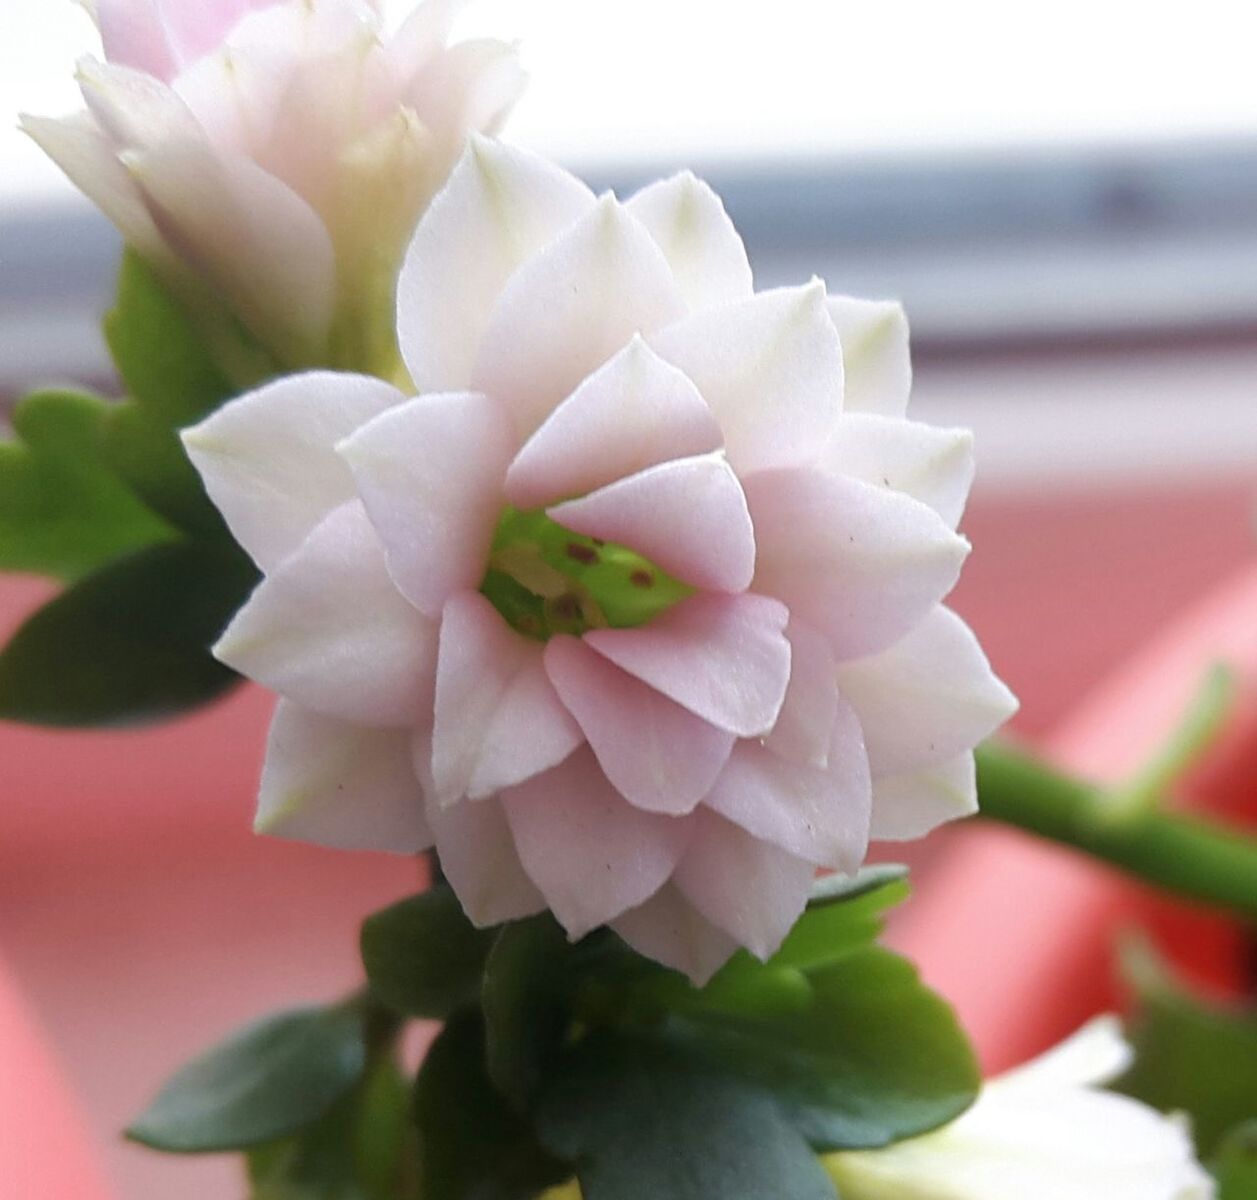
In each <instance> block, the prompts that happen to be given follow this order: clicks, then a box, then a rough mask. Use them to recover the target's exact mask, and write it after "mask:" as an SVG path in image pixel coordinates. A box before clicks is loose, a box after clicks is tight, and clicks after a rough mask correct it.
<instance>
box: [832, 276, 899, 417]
mask: <svg viewBox="0 0 1257 1200" xmlns="http://www.w3.org/2000/svg"><path fill="white" fill-rule="evenodd" d="M828 309H829V316H830V320H832V321H833V323H834V326H835V328H836V329H837V330H838V336H839V338H840V339H841V340H842V358H843V363H844V364H845V366H846V373H847V375H846V389H845V393H844V397H843V408H844V409H845V410H846V411H847V412H868V413H883V414H885V415H886V416H889V417H901V416H903V414H904V410H905V409H906V408H907V407H908V393H909V392H911V390H912V359H911V357H910V356H909V354H908V318H907V317H906V316H905V315H904V311H903V307H902V306H901V305H899V304H896V303H894V302H893V301H890V300H857V299H855V298H854V297H852V296H830V297H829V301H828Z"/></svg>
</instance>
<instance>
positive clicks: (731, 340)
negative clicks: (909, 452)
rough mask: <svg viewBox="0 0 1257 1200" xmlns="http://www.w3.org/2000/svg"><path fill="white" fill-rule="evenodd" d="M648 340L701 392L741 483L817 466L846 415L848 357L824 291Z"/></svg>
mask: <svg viewBox="0 0 1257 1200" xmlns="http://www.w3.org/2000/svg"><path fill="white" fill-rule="evenodd" d="M649 341H650V344H651V345H652V346H654V348H655V349H656V350H657V351H658V352H659V353H660V354H661V355H662V356H663V357H664V358H666V359H667V360H668V361H669V362H671V363H674V364H675V365H676V366H678V367H680V368H681V370H682V371H684V372H685V373H686V375H688V376H689V377H690V379H692V380H693V381H694V383H696V384H697V385H698V390H699V391H700V392H701V393H702V394H703V398H704V399H705V400H706V401H707V403H708V404H709V405H711V408H712V411H713V412H714V413H715V414H716V419H717V420H718V421H719V422H720V428H721V429H722V430H723V431H724V436H725V446H726V451H727V453H728V455H729V461H730V462H731V463H732V464H733V466H734V469H735V470H736V471H737V472H738V474H739V475H740V476H742V477H744V478H745V476H746V475H747V474H749V473H750V472H752V471H759V470H763V469H764V468H766V467H780V466H788V465H792V464H794V463H801V462H810V461H812V460H814V459H815V458H816V456H817V454H818V453H819V451H820V449H821V447H822V446H824V445H825V442H826V439H827V438H828V436H829V432H830V430H831V429H832V427H833V423H834V421H835V419H836V418H837V416H838V413H839V411H840V410H841V408H842V351H841V348H840V347H839V344H838V335H837V333H835V331H834V327H833V324H832V323H831V322H830V320H829V318H828V317H827V316H826V314H825V288H824V285H822V284H821V283H819V282H816V283H811V284H808V285H807V286H806V287H798V288H779V289H777V290H776V291H769V292H761V293H759V294H758V295H757V296H754V297H753V298H752V299H750V300H744V301H741V302H739V303H736V304H729V305H725V306H723V307H720V308H708V309H702V310H701V311H699V312H696V313H694V315H693V316H690V317H687V318H686V319H685V320H683V321H679V322H677V323H676V324H675V325H672V326H670V327H669V328H667V329H665V330H663V331H662V332H660V333H658V334H656V335H655V336H654V337H652V338H650V339H649Z"/></svg>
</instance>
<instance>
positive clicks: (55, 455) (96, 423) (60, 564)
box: [0, 392, 175, 581]
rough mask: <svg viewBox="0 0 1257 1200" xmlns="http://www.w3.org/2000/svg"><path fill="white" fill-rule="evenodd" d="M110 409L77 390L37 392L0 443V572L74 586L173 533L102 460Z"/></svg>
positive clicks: (24, 403)
mask: <svg viewBox="0 0 1257 1200" xmlns="http://www.w3.org/2000/svg"><path fill="white" fill-rule="evenodd" d="M110 410H111V406H110V405H109V404H108V403H107V402H106V401H104V400H100V399H98V398H97V397H95V396H88V395H84V394H82V393H79V392H36V393H35V394H33V395H31V396H28V397H27V398H26V399H25V400H23V401H22V402H21V403H20V404H19V405H18V406H17V408H16V409H15V410H14V413H13V429H14V432H15V434H16V435H17V436H16V438H15V439H14V440H13V441H6V442H0V569H3V570H6V571H31V572H36V573H39V574H43V575H53V576H56V577H57V578H59V579H64V580H66V581H72V580H75V579H78V578H79V577H81V576H83V575H86V574H88V573H89V572H91V571H93V570H95V569H97V568H98V567H101V566H103V565H104V564H105V563H107V562H109V561H110V560H111V559H114V558H117V557H118V556H119V555H122V554H128V553H130V552H132V551H135V550H138V549H140V548H141V547H144V546H148V545H151V544H152V543H154V542H159V541H164V540H166V539H169V538H172V537H174V536H175V531H174V530H173V529H172V528H171V527H170V526H169V525H168V524H167V523H166V522H165V521H163V520H162V519H161V518H160V517H159V516H157V515H156V513H154V512H152V511H151V510H150V509H149V508H147V507H146V506H145V505H144V504H143V503H142V502H141V501H140V500H139V499H137V498H136V496H135V494H134V493H133V492H132V490H131V489H130V488H129V487H128V486H127V485H126V484H125V483H124V482H123V481H122V480H121V479H120V478H119V476H118V475H117V474H116V473H115V471H114V469H113V467H112V466H111V465H110V464H109V463H107V462H106V461H105V458H104V455H103V450H102V436H103V435H102V426H103V425H104V424H105V423H106V421H107V419H108V417H109V416H110Z"/></svg>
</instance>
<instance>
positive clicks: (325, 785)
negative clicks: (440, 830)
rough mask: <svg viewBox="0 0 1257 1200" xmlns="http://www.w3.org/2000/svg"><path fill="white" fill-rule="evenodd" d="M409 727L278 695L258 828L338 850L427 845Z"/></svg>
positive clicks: (400, 850)
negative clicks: (310, 707) (341, 714)
mask: <svg viewBox="0 0 1257 1200" xmlns="http://www.w3.org/2000/svg"><path fill="white" fill-rule="evenodd" d="M410 736H411V735H410V733H409V731H404V730H394V729H370V728H367V727H365V726H361V725H351V724H347V723H346V722H344V721H335V720H332V719H330V718H328V717H324V716H320V715H318V714H317V713H312V712H309V711H307V710H305V709H303V708H299V707H298V706H297V705H295V704H290V703H288V702H287V701H286V700H281V701H280V702H279V705H278V706H277V707H276V709H275V719H274V721H273V722H272V724H271V732H270V738H269V740H268V742H267V746H266V766H265V768H264V769H263V771H262V788H261V794H260V795H259V797H258V812H257V822H256V825H255V828H256V829H257V831H258V832H259V833H269V834H273V835H275V836H276V837H284V838H295V839H297V840H299V841H303V842H314V843H315V844H317V845H320V846H332V847H335V848H336V849H340V850H387V851H389V852H391V853H394V854H415V853H417V852H418V851H420V850H423V849H425V848H426V847H428V846H430V845H431V844H432V836H431V834H430V833H429V830H428V825H427V822H426V821H425V819H424V815H423V796H422V793H421V791H420V788H419V781H418V779H417V778H416V777H415V773H414V768H413V767H412V765H411V757H410Z"/></svg>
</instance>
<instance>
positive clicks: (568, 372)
mask: <svg viewBox="0 0 1257 1200" xmlns="http://www.w3.org/2000/svg"><path fill="white" fill-rule="evenodd" d="M682 312H684V302H683V301H682V299H681V296H680V293H679V292H678V291H677V287H676V284H675V283H674V282H673V280H672V271H671V269H670V268H669V266H668V264H667V262H666V261H665V259H664V257H663V255H662V253H660V250H659V247H658V246H656V245H655V243H654V239H653V238H651V236H650V234H648V233H647V232H646V230H645V229H643V228H642V226H641V225H640V224H639V223H638V222H637V221H635V220H634V219H633V218H632V217H630V216H629V215H628V213H626V212H625V211H624V209H623V207H622V206H621V205H620V204H618V203H616V201H615V199H614V197H611V196H606V197H604V198H603V199H602V200H600V201H599V202H598V204H597V205H596V206H595V207H594V208H593V209H592V210H591V211H590V212H588V213H587V214H585V215H584V216H582V217H581V218H580V219H579V220H577V221H576V223H575V224H573V225H572V226H571V227H570V228H569V229H567V230H565V231H564V232H563V233H562V234H560V235H559V237H557V238H556V239H555V240H554V242H553V243H552V244H551V245H549V246H548V247H546V248H545V249H544V250H542V251H541V252H540V253H538V254H537V255H535V256H534V257H533V258H531V259H529V260H528V261H527V262H526V263H525V264H524V265H523V266H522V267H521V268H520V269H519V270H518V271H517V272H516V273H515V274H514V275H513V276H512V277H511V279H510V280H509V282H508V283H507V285H506V287H505V288H504V289H503V290H502V294H501V296H499V297H498V302H497V304H496V306H495V307H494V310H493V313H492V315H491V317H490V319H489V325H488V329H487V331H486V332H485V336H484V341H483V344H482V346H481V350H480V355H479V358H478V359H477V363H476V368H475V372H474V373H473V375H472V381H473V384H474V386H475V387H476V388H478V389H479V390H481V391H484V392H487V393H488V394H489V395H491V396H496V397H498V398H499V399H500V400H501V401H502V403H503V404H505V405H506V406H507V407H508V408H509V409H510V411H511V413H512V415H513V416H514V419H515V427H516V429H517V430H518V432H519V434H520V437H521V438H527V437H528V436H530V435H531V434H532V433H533V432H534V431H535V430H536V429H537V427H538V426H539V425H541V423H542V422H543V421H544V420H545V419H546V418H547V417H548V416H549V415H550V414H551V413H552V412H553V411H554V410H555V408H557V407H558V405H559V404H560V403H561V402H562V401H563V400H564V399H565V398H566V397H567V396H568V394H569V393H570V392H571V391H572V390H573V389H574V388H575V387H576V386H577V384H579V383H580V382H581V380H582V379H584V378H585V377H586V376H587V375H589V374H590V373H591V372H593V371H595V370H596V369H597V368H598V367H600V366H601V365H602V364H603V363H604V362H606V361H607V359H608V358H610V357H611V356H612V355H613V354H615V353H617V352H618V351H619V350H621V349H622V348H623V347H624V346H626V345H627V344H628V343H629V341H630V340H631V339H632V337H633V335H634V334H636V333H650V332H653V331H654V330H656V329H659V328H661V327H662V326H664V325H666V324H668V323H669V322H670V321H674V320H675V319H676V318H677V317H678V316H680V315H681V313H682Z"/></svg>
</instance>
